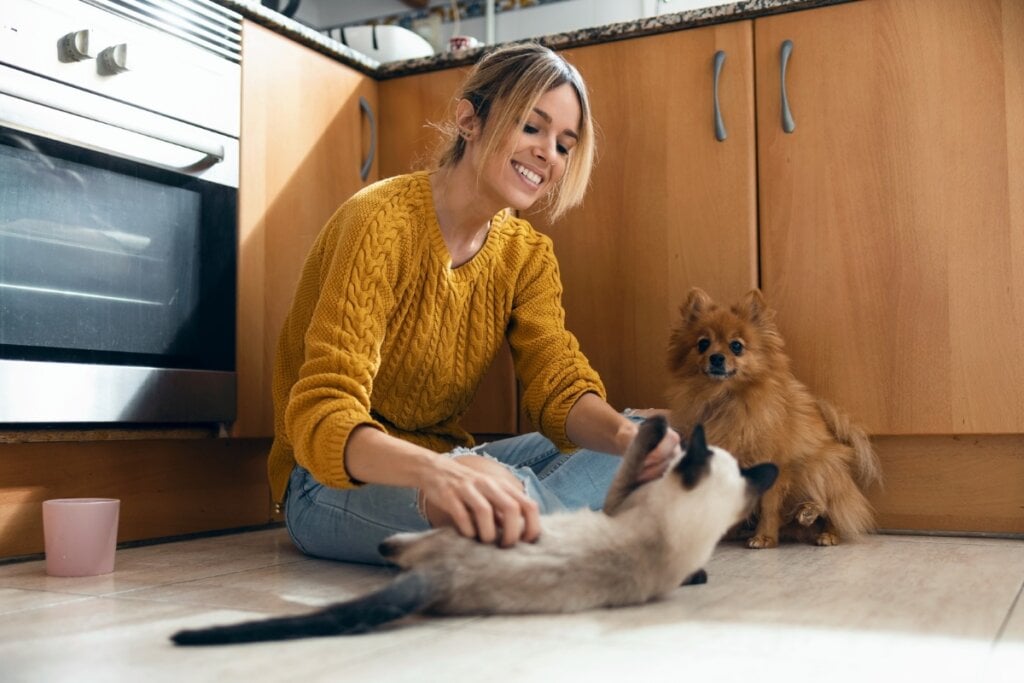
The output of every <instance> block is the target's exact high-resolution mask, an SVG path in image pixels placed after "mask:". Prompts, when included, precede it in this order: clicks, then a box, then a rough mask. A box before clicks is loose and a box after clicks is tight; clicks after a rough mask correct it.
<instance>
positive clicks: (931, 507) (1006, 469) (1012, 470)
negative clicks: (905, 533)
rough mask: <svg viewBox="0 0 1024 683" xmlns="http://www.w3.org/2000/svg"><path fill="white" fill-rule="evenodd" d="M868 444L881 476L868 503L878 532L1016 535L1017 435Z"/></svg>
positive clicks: (1021, 507) (1023, 490)
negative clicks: (875, 454) (875, 515)
mask: <svg viewBox="0 0 1024 683" xmlns="http://www.w3.org/2000/svg"><path fill="white" fill-rule="evenodd" d="M872 441H873V442H874V444H875V448H876V450H877V451H878V456H879V459H880V460H881V462H882V469H883V470H884V472H885V483H884V487H883V488H882V489H880V490H876V491H873V492H872V493H871V496H870V499H871V502H872V503H873V504H874V505H875V508H876V510H877V511H878V522H879V526H880V527H881V528H883V529H898V530H912V531H946V532H984V533H996V534H1010V533H1012V534H1024V436H1021V435H1008V436H1002V435H999V436H884V437H875V438H874V439H872Z"/></svg>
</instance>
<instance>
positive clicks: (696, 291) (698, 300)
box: [679, 287, 714, 322]
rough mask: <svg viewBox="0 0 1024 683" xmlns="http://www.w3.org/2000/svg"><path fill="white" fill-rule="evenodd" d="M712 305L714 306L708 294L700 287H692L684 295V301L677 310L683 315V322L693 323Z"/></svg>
mask: <svg viewBox="0 0 1024 683" xmlns="http://www.w3.org/2000/svg"><path fill="white" fill-rule="evenodd" d="M712 305H714V301H712V300H711V297H710V296H708V293H707V292H705V291H704V290H703V289H701V288H700V287H694V288H693V289H691V290H690V293H689V294H687V295H686V301H685V302H683V305H682V306H681V307H680V308H679V310H680V312H681V313H682V314H683V319H684V320H686V321H687V322H693V321H694V320H696V319H697V318H699V317H700V316H701V315H702V314H703V313H705V312H706V311H707V310H708V309H709V308H711V306H712Z"/></svg>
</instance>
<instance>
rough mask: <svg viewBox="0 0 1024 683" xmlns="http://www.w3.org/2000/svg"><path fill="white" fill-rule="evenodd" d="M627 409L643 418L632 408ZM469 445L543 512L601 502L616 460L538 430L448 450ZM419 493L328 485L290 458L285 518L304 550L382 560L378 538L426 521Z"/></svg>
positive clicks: (420, 527)
mask: <svg viewBox="0 0 1024 683" xmlns="http://www.w3.org/2000/svg"><path fill="white" fill-rule="evenodd" d="M626 415H627V416H628V417H629V418H630V419H631V420H634V421H636V422H642V421H643V418H641V417H638V416H634V415H632V414H631V411H627V412H626ZM467 453H482V454H483V453H485V454H487V455H489V456H491V457H493V458H494V459H495V460H497V461H499V462H501V463H503V464H504V465H505V466H506V467H508V468H509V470H511V472H512V473H513V474H515V475H516V477H518V478H519V480H520V481H522V482H523V486H524V488H525V491H526V494H527V495H528V496H530V498H532V499H533V500H535V501H536V502H537V504H538V506H539V507H540V512H541V514H542V515H543V514H549V513H552V512H558V511H561V510H575V509H579V508H590V509H591V510H600V509H601V506H602V505H603V504H604V497H605V494H606V493H607V491H608V487H609V486H610V485H611V482H612V478H613V477H614V476H615V472H616V470H617V469H618V467H619V462H620V459H619V458H618V457H617V456H614V455H607V454H605V453H598V452H596V451H588V450H580V451H577V452H576V453H574V454H572V455H565V454H564V453H560V452H559V451H558V449H557V448H556V447H555V445H554V444H553V443H551V441H549V440H548V439H547V438H545V437H544V436H542V435H541V434H539V433H536V432H533V433H530V434H523V435H520V436H514V437H512V438H509V439H502V440H501V441H492V442H490V443H485V444H480V445H479V446H474V447H473V448H470V449H467V448H458V449H456V450H455V451H453V452H452V453H451V455H452V456H458V455H460V454H467ZM418 495H419V492H418V491H417V490H416V489H412V488H399V487H394V486H381V485H377V484H371V485H367V486H362V487H360V488H357V489H336V488H330V487H328V486H324V485H323V484H321V483H319V482H318V481H316V480H315V479H314V478H313V475H311V474H310V473H309V472H308V471H307V470H305V469H303V468H302V467H300V466H296V467H295V469H294V470H292V475H291V479H290V481H289V483H288V496H287V498H286V500H285V525H286V526H287V527H288V533H289V534H290V535H291V538H292V542H294V543H295V545H296V547H298V548H299V550H301V551H302V552H304V553H305V554H307V555H313V556H315V557H323V558H327V559H332V560H341V561H344V562H363V563H367V564H386V561H385V560H384V558H382V557H381V556H380V554H379V553H378V552H377V546H378V545H379V544H380V542H381V541H383V540H384V539H385V538H387V537H388V536H390V535H391V534H394V533H398V532H400V531H425V530H427V529H429V528H430V524H429V523H428V522H427V520H426V518H425V517H424V516H423V514H422V513H421V511H420V509H419V505H418V504H417V499H418Z"/></svg>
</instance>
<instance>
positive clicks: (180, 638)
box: [171, 416, 778, 645]
mask: <svg viewBox="0 0 1024 683" xmlns="http://www.w3.org/2000/svg"><path fill="white" fill-rule="evenodd" d="M667 429H668V425H667V422H666V421H665V419H664V418H663V417H660V416H659V417H654V418H651V419H648V420H647V421H646V422H645V423H644V424H642V425H641V427H640V431H639V433H638V435H637V437H636V439H635V440H634V441H633V443H632V444H631V445H630V447H629V449H628V450H627V452H626V453H625V455H623V460H622V464H621V465H620V466H619V469H618V471H617V472H616V475H615V478H614V480H613V482H612V485H611V487H610V488H609V491H608V494H607V497H606V499H605V504H604V510H603V511H601V512H595V511H593V510H589V509H583V510H575V511H572V512H564V513H556V514H552V515H547V516H545V517H543V519H542V522H541V523H542V532H541V535H540V538H539V539H538V540H537V541H536V542H535V543H518V544H516V545H515V546H513V547H511V548H499V547H497V546H495V545H486V544H483V543H480V542H478V541H475V540H473V539H470V538H466V537H464V536H460V535H459V534H458V533H457V532H456V531H455V530H454V529H449V528H445V529H433V530H430V531H425V532H418V533H400V534H395V535H394V536H391V537H389V538H387V539H385V540H384V542H383V543H381V545H380V552H381V554H382V555H383V556H384V557H386V558H388V559H389V560H391V561H392V562H394V563H395V564H396V565H398V566H399V567H401V568H402V569H403V570H404V571H402V572H401V573H400V574H398V576H397V577H396V578H395V579H394V580H393V581H392V582H391V583H389V584H388V585H386V586H384V587H383V588H381V589H380V590H377V591H374V592H371V593H369V594H367V595H365V596H363V597H360V598H356V599H353V600H349V601H347V602H341V603H336V604H333V605H329V606H327V607H325V608H323V609H320V610H318V611H316V612H312V613H310V614H307V615H303V616H295V617H277V618H271V619H266V620H262V621H251V622H246V623H241V624H236V625H232V626H219V627H212V628H205V629H198V630H188V631H180V632H178V633H176V634H175V635H174V636H172V638H171V639H172V640H173V641H174V642H175V643H177V644H178V645H216V644H224V643H242V642H253V641H267V640H285V639H291V638H307V637H312V636H327V635H342V634H354V633H363V632H366V631H370V630H373V629H375V628H377V627H379V626H381V625H383V624H386V623H388V622H392V621H395V620H397V619H401V618H402V617H405V616H408V615H411V614H417V613H421V612H422V613H429V614H447V615H479V614H514V613H543V612H548V613H552V612H577V611H581V610H586V609H592V608H596V607H616V606H623V605H636V604H640V603H645V602H648V601H649V600H652V599H655V598H658V597H661V596H664V595H666V594H667V593H669V592H670V591H672V590H673V589H674V588H676V587H678V586H679V585H680V584H683V583H703V582H704V581H706V580H707V575H706V573H705V572H704V570H703V569H702V567H703V566H704V564H705V563H706V562H707V561H708V559H710V557H711V553H712V551H713V550H714V548H715V546H716V545H717V544H718V541H719V540H720V539H721V538H722V536H723V535H724V534H725V533H726V531H728V530H729V528H730V527H732V526H733V525H735V524H736V523H737V522H739V521H741V520H743V519H745V518H746V517H747V515H748V514H749V513H750V512H751V510H752V509H753V507H754V505H755V503H757V501H758V499H759V497H760V495H761V494H762V493H764V492H765V491H767V490H768V489H769V488H770V487H771V485H772V484H773V483H774V482H775V478H776V476H777V475H778V468H777V467H776V466H775V465H773V464H770V463H762V464H760V465H755V466H753V467H750V468H748V469H740V467H739V466H738V465H737V463H736V460H735V458H733V456H732V455H730V454H729V453H728V452H727V451H724V450H722V449H720V448H715V447H710V448H709V447H708V446H707V445H706V442H705V439H704V430H703V427H702V426H700V425H698V426H697V427H695V428H694V430H693V434H692V437H691V439H690V441H689V445H688V447H687V449H686V452H685V454H684V455H683V456H681V457H679V458H678V459H677V460H676V461H675V462H674V463H672V464H671V465H670V466H669V468H668V470H667V471H666V472H665V474H664V475H663V476H662V477H661V478H659V479H655V480H653V481H649V482H646V483H643V484H640V483H638V482H637V476H638V475H639V473H640V470H641V469H642V467H643V461H644V458H645V456H646V455H647V454H648V453H649V452H650V451H651V450H652V449H653V448H654V447H655V446H656V445H657V444H658V442H659V441H661V439H662V438H663V437H664V436H665V433H666V430H667Z"/></svg>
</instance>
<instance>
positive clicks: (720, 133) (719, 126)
mask: <svg viewBox="0 0 1024 683" xmlns="http://www.w3.org/2000/svg"><path fill="white" fill-rule="evenodd" d="M724 64H725V50H719V51H718V52H716V53H715V139H716V140H718V141H719V142H722V141H724V140H725V139H726V138H727V137H729V134H728V133H727V132H726V130H725V121H723V120H722V108H721V107H720V106H719V104H718V79H719V77H720V76H721V75H722V65H724Z"/></svg>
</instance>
